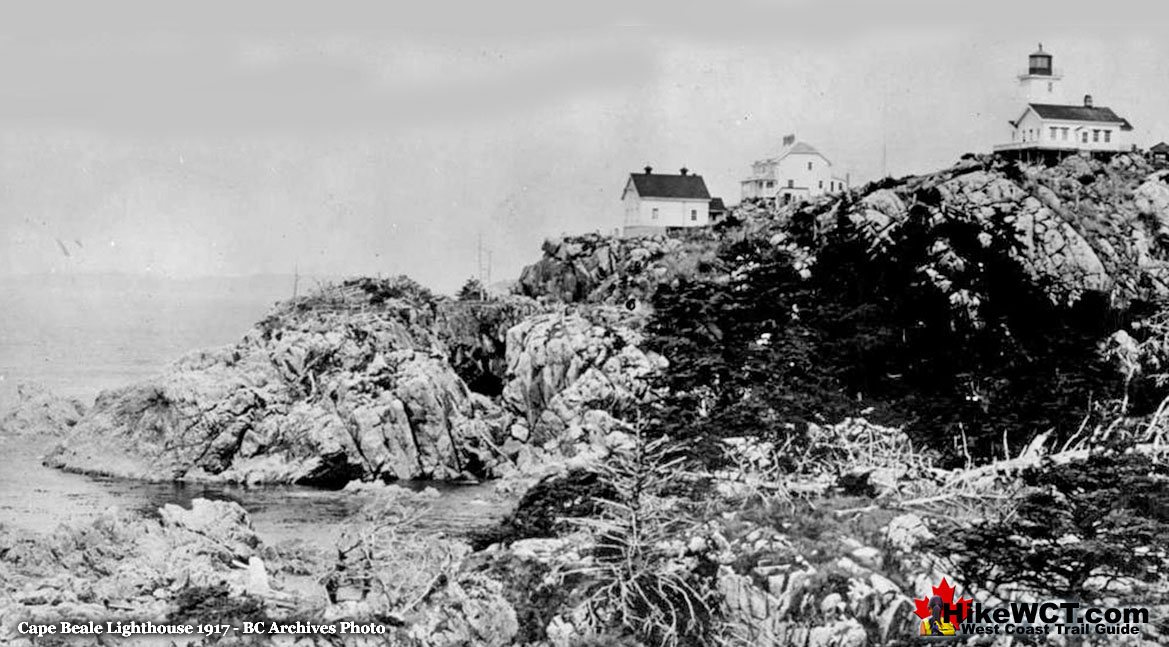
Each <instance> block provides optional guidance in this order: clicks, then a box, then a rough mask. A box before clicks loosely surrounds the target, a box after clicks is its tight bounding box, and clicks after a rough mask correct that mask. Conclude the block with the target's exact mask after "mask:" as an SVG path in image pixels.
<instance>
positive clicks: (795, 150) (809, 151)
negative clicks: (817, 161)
mask: <svg viewBox="0 0 1169 647" xmlns="http://www.w3.org/2000/svg"><path fill="white" fill-rule="evenodd" d="M788 155H819V156H820V157H824V153H821V152H820V151H818V150H816V149H815V148H814V147H812V146H811V145H809V144H805V143H804V142H796V143H794V144H792V145H791V146H789V147H788V148H785V149H784V150H783V152H781V153H780V154H779V157H777V158H775V161H776V162H780V161H782V160H783V158H785V157H787V156H788ZM824 161H826V162H828V163H829V164H831V163H832V162H831V161H830V160H829V159H828V158H827V157H824Z"/></svg>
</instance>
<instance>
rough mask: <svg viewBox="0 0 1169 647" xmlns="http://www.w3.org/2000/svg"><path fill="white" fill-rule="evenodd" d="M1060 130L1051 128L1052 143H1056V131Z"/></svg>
mask: <svg viewBox="0 0 1169 647" xmlns="http://www.w3.org/2000/svg"><path fill="white" fill-rule="evenodd" d="M1056 130H1058V128H1056V127H1055V126H1052V127H1051V141H1055V131H1056Z"/></svg>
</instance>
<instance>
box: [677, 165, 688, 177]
mask: <svg viewBox="0 0 1169 647" xmlns="http://www.w3.org/2000/svg"><path fill="white" fill-rule="evenodd" d="M678 172H679V173H681V174H682V175H689V174H690V169H688V168H686V167H685V166H683V167H682V168H681V169H680V170H679V171H678Z"/></svg>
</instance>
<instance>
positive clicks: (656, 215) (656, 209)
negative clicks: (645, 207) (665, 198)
mask: <svg viewBox="0 0 1169 647" xmlns="http://www.w3.org/2000/svg"><path fill="white" fill-rule="evenodd" d="M653 219H654V220H657V219H658V208H657V207H654V215H653Z"/></svg>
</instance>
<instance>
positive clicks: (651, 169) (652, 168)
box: [645, 166, 654, 175]
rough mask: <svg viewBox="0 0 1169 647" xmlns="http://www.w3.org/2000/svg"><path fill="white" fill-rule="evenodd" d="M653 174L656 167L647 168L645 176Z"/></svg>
mask: <svg viewBox="0 0 1169 647" xmlns="http://www.w3.org/2000/svg"><path fill="white" fill-rule="evenodd" d="M653 172H654V167H652V166H647V167H645V174H646V175H649V174H650V173H653Z"/></svg>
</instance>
